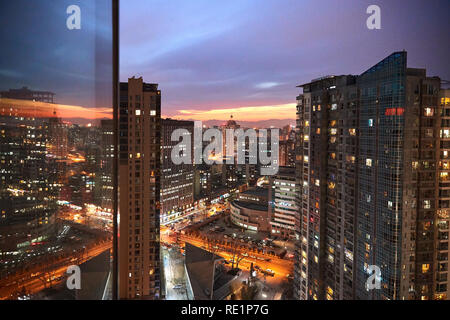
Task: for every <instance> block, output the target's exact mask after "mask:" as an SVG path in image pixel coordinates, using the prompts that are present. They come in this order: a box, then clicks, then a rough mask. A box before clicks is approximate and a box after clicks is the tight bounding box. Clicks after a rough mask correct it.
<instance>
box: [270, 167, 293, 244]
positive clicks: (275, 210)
mask: <svg viewBox="0 0 450 320" xmlns="http://www.w3.org/2000/svg"><path fill="white" fill-rule="evenodd" d="M269 181H270V182H269V184H270V188H269V211H270V213H269V215H270V226H271V233H272V235H274V236H282V237H284V238H293V237H294V231H295V216H296V215H297V203H296V197H297V185H296V176H295V168H293V167H280V168H279V170H278V173H277V174H276V175H273V176H270V177H269Z"/></svg>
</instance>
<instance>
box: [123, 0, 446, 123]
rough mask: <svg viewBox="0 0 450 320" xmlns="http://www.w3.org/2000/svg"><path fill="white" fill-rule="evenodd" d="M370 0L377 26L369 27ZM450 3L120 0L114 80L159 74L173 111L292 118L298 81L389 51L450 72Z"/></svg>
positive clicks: (436, 71)
mask: <svg viewBox="0 0 450 320" xmlns="http://www.w3.org/2000/svg"><path fill="white" fill-rule="evenodd" d="M371 4H377V5H379V6H380V7H381V27H382V29H381V30H369V29H367V27H366V20H367V18H368V17H369V15H368V14H367V13H366V9H367V7H368V6H369V5H371ZM449 12H450V1H448V0H443V1H435V0H429V1H425V0H422V1H415V0H410V1H399V0H388V1H377V0H375V1H374V0H370V1H362V0H353V1H348V0H345V1H342V0H339V1H338V0H333V1H324V0H321V1H302V0H253V1H250V0H228V1H211V0H191V1H186V0H170V1H168V0H151V1H149V0H133V1H132V2H122V4H121V34H120V36H121V39H120V40H121V43H120V44H121V60H120V63H121V80H122V81H126V79H127V78H128V77H131V76H133V75H136V76H143V77H144V81H146V82H157V83H159V84H160V89H161V90H162V98H163V100H162V101H163V102H162V110H163V113H164V114H165V115H169V116H175V117H177V118H185V119H189V118H193V119H199V120H205V119H227V118H228V117H229V114H231V113H233V115H234V116H235V118H236V119H238V120H239V119H240V120H244V119H246V120H260V119H271V118H278V119H280V118H285V117H290V118H294V117H295V107H294V106H295V97H296V96H297V95H298V93H299V90H298V88H296V87H295V86H296V85H298V84H301V83H305V82H308V81H310V80H311V79H313V78H317V77H321V76H324V75H330V74H361V73H362V72H364V71H365V70H367V69H368V68H369V67H370V66H372V65H374V64H376V63H377V62H378V61H380V60H381V59H383V58H384V57H386V56H388V55H389V54H391V53H392V52H394V51H399V50H403V49H405V50H407V51H408V66H410V67H426V68H427V72H428V75H439V76H440V77H441V78H443V79H447V80H450V67H449V62H448V61H449V57H450V45H449V32H450V18H449ZM264 106H265V107H264ZM274 106H276V107H274ZM249 107H253V108H249ZM254 107H256V108H254Z"/></svg>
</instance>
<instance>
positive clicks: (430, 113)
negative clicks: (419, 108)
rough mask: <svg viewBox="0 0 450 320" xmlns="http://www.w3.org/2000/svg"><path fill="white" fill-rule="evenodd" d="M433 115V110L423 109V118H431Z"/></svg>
mask: <svg viewBox="0 0 450 320" xmlns="http://www.w3.org/2000/svg"><path fill="white" fill-rule="evenodd" d="M433 115H434V109H433V108H430V107H428V108H425V109H424V116H425V117H432V116H433Z"/></svg>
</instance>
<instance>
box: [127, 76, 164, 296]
mask: <svg viewBox="0 0 450 320" xmlns="http://www.w3.org/2000/svg"><path fill="white" fill-rule="evenodd" d="M119 110H120V115H119V215H120V225H119V231H120V237H119V297H120V298H121V299H158V298H160V291H161V263H160V240H159V239H160V238H159V237H160V235H159V226H160V186H161V181H160V177H161V173H160V167H161V157H160V152H161V150H160V149H161V91H160V90H158V85H157V84H150V83H144V82H143V80H142V78H134V77H133V78H130V79H128V82H127V83H121V84H120V106H119Z"/></svg>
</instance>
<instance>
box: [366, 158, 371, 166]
mask: <svg viewBox="0 0 450 320" xmlns="http://www.w3.org/2000/svg"><path fill="white" fill-rule="evenodd" d="M366 166H368V167H371V166H372V159H366Z"/></svg>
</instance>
